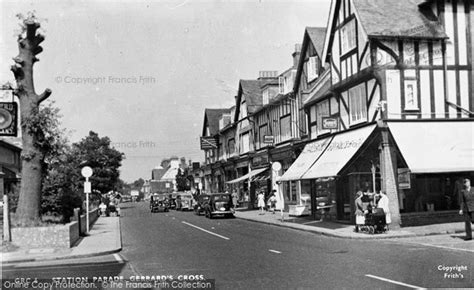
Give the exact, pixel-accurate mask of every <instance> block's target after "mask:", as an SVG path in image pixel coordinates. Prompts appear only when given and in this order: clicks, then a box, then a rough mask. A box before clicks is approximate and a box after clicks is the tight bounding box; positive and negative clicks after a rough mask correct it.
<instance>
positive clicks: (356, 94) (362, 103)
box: [349, 83, 367, 125]
mask: <svg viewBox="0 0 474 290" xmlns="http://www.w3.org/2000/svg"><path fill="white" fill-rule="evenodd" d="M366 96H367V93H366V90H365V83H362V84H360V85H358V86H356V87H353V88H351V89H350V90H349V110H350V116H351V125H355V124H359V123H362V122H366V121H367V98H366Z"/></svg>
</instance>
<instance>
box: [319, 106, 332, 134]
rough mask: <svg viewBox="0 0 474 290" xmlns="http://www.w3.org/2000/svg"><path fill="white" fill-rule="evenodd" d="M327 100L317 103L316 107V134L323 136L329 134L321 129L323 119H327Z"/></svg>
mask: <svg viewBox="0 0 474 290" xmlns="http://www.w3.org/2000/svg"><path fill="white" fill-rule="evenodd" d="M329 116H330V112H329V100H325V101H322V102H319V103H318V104H317V105H316V118H317V124H318V134H324V133H327V132H329V130H327V129H323V117H329Z"/></svg>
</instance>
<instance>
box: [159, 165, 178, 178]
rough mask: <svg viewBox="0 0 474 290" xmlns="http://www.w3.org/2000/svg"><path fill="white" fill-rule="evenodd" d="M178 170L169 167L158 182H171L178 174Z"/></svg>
mask: <svg viewBox="0 0 474 290" xmlns="http://www.w3.org/2000/svg"><path fill="white" fill-rule="evenodd" d="M178 170H179V169H178V168H175V167H170V168H169V169H168V170H167V171H166V173H165V174H163V176H162V177H161V178H160V180H169V181H173V180H175V179H176V175H177V174H178Z"/></svg>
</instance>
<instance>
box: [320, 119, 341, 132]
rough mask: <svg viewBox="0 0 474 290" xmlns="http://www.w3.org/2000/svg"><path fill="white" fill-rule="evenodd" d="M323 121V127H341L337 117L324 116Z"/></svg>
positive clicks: (328, 128)
mask: <svg viewBox="0 0 474 290" xmlns="http://www.w3.org/2000/svg"><path fill="white" fill-rule="evenodd" d="M322 122H323V123H322V126H323V129H326V130H333V129H337V128H338V127H339V123H338V120H337V118H332V117H322Z"/></svg>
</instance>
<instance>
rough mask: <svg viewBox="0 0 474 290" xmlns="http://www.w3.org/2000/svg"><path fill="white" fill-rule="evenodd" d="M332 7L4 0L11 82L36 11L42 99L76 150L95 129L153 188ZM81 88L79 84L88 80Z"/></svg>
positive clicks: (4, 62) (4, 61)
mask: <svg viewBox="0 0 474 290" xmlns="http://www.w3.org/2000/svg"><path fill="white" fill-rule="evenodd" d="M329 6H330V0H313V1H290V0H288V1H263V0H261V1H257V0H247V1H191V0H188V1H183V0H181V1H166V2H165V1H133V2H132V1H77V0H76V1H4V0H3V1H1V2H0V10H1V14H0V15H1V19H0V20H1V23H0V25H1V28H0V29H1V38H0V56H1V62H0V63H1V66H0V84H1V83H4V82H6V81H10V82H12V83H13V81H14V79H13V75H12V73H11V72H10V70H9V67H10V64H12V63H13V61H12V60H11V57H14V56H16V55H17V53H18V51H17V46H16V36H15V33H14V31H15V30H17V28H18V20H17V19H16V17H15V15H16V14H17V13H23V14H26V12H28V11H32V10H35V11H36V14H37V16H38V17H39V18H44V19H45V21H43V22H42V29H44V31H43V33H44V34H45V35H46V40H45V41H44V42H43V43H42V46H43V48H44V51H43V52H42V53H41V54H39V55H38V57H39V59H40V62H38V63H36V65H35V87H36V90H37V93H41V92H43V90H44V89H45V88H47V87H48V88H51V89H52V91H53V94H52V96H51V97H50V99H51V100H54V101H55V102H56V105H57V106H58V107H59V108H60V109H61V113H62V114H63V119H62V121H63V122H62V123H63V127H65V128H67V129H69V130H72V131H73V133H72V135H71V138H70V139H71V141H73V142H75V141H78V140H80V139H81V138H82V137H84V136H85V135H87V134H88V132H89V130H93V131H95V132H97V133H99V135H100V136H108V137H110V138H111V140H112V142H113V143H115V144H116V145H117V146H116V148H117V149H119V150H121V151H122V152H124V153H125V154H126V160H124V161H123V166H122V168H121V172H122V173H121V178H122V179H124V180H125V181H128V182H130V181H133V180H135V179H137V178H139V177H142V178H145V179H149V178H150V176H151V169H152V168H153V167H155V166H156V165H159V163H160V162H161V160H162V159H163V158H166V157H169V156H171V155H177V156H179V157H182V156H184V157H186V159H192V160H193V161H202V159H203V157H202V156H203V153H202V151H200V149H199V136H200V135H201V131H202V123H203V115H204V108H220V107H230V106H232V105H234V103H233V101H234V96H235V94H236V92H237V86H238V81H239V79H255V78H257V77H258V72H259V71H260V70H278V71H280V72H282V71H284V70H285V69H287V68H288V67H290V66H291V64H292V58H291V53H292V52H293V51H294V45H295V44H296V43H301V41H302V39H303V33H304V28H305V27H306V26H326V24H327V17H328V14H329ZM80 81H81V82H82V83H78V82H80Z"/></svg>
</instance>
